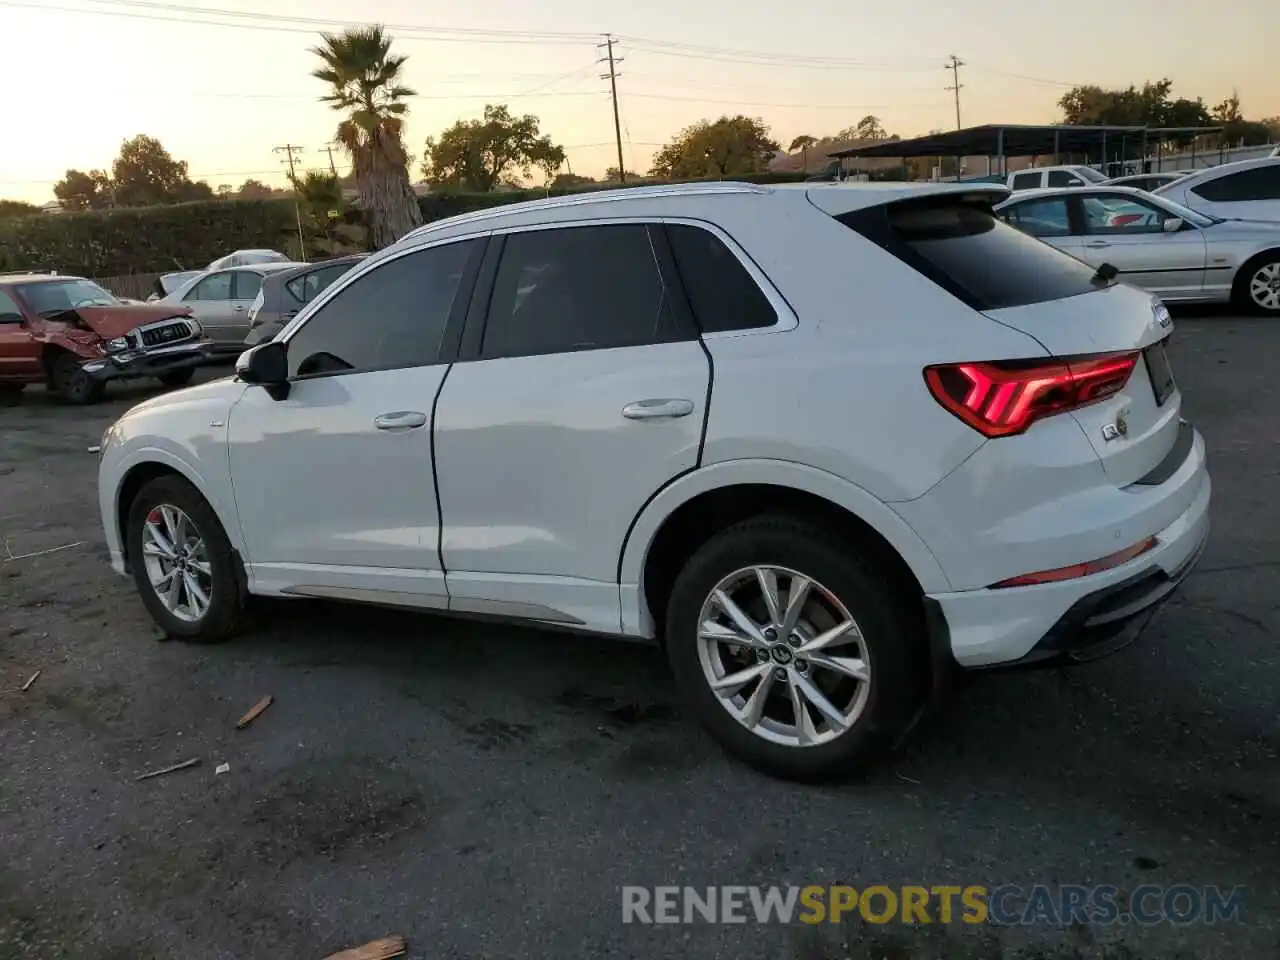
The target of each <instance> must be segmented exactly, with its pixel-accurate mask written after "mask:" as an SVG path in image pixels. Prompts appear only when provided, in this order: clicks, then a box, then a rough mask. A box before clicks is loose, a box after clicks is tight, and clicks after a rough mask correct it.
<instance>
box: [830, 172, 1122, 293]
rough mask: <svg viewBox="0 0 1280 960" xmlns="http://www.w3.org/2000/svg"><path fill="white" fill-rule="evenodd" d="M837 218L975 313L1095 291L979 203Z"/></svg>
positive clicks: (1067, 261)
mask: <svg viewBox="0 0 1280 960" xmlns="http://www.w3.org/2000/svg"><path fill="white" fill-rule="evenodd" d="M836 219H837V220H838V221H840V222H841V223H842V224H844V225H845V226H846V227H849V228H850V229H851V230H855V231H857V232H858V233H860V234H861V235H862V236H864V237H866V238H867V239H868V240H870V241H872V242H873V243H875V244H876V245H877V246H879V247H881V248H882V249H883V250H885V251H887V252H889V253H891V254H893V256H895V257H897V258H898V259H899V260H901V261H902V262H903V263H905V264H907V265H908V266H910V267H911V268H913V269H914V270H916V271H917V272H918V273H920V274H921V275H923V276H925V277H927V278H928V279H929V280H932V281H933V282H934V283H936V284H938V286H940V287H942V288H943V289H945V290H947V291H948V292H949V293H951V294H953V295H954V296H956V297H957V298H959V299H960V300H962V301H964V302H965V303H967V304H968V305H969V306H971V307H973V308H974V309H975V310H998V309H1001V308H1003V307H1020V306H1025V305H1026V304H1031V303H1043V302H1046V301H1049V300H1061V299H1063V298H1064V297H1074V296H1078V295H1079V294H1082V293H1088V292H1090V291H1091V290H1094V289H1096V286H1095V284H1094V281H1093V276H1094V272H1095V271H1094V270H1093V268H1091V267H1089V266H1087V265H1085V264H1084V263H1082V262H1081V261H1079V260H1076V259H1075V258H1074V257H1070V256H1068V255H1067V254H1065V253H1062V252H1061V251H1059V250H1056V249H1054V248H1053V247H1051V246H1049V245H1048V244H1047V243H1043V242H1041V241H1040V240H1037V239H1035V238H1034V237H1029V236H1027V235H1026V234H1024V233H1022V232H1021V231H1019V230H1016V229H1014V228H1013V227H1011V226H1009V225H1008V224H1006V223H1004V222H1003V221H1001V220H1000V219H999V218H998V217H997V216H996V215H995V214H994V213H992V211H991V208H990V206H989V205H988V204H987V203H985V202H975V201H972V200H962V199H958V198H951V197H941V198H939V197H926V198H923V199H920V200H906V201H901V202H898V203H891V204H885V205H881V206H876V207H868V208H865V209H862V210H855V211H853V212H851V213H845V214H840V215H839V216H837V217H836Z"/></svg>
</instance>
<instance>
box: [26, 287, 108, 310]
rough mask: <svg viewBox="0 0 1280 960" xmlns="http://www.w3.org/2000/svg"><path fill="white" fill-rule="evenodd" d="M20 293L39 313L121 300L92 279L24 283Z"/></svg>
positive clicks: (103, 305) (96, 305)
mask: <svg viewBox="0 0 1280 960" xmlns="http://www.w3.org/2000/svg"><path fill="white" fill-rule="evenodd" d="M18 293H19V294H21V296H22V298H23V299H24V300H26V301H27V303H28V304H29V305H30V306H31V309H32V310H33V311H35V312H36V313H38V314H41V315H44V314H47V313H58V312H60V311H62V310H71V309H73V308H75V307H111V306H115V305H116V304H117V303H119V302H120V301H119V300H118V299H117V298H116V297H115V296H114V295H113V294H111V293H108V292H107V291H106V290H103V289H102V287H100V286H98V285H97V284H96V283H94V282H93V281H91V280H42V281H41V282H39V283H24V284H20V285H19V286H18Z"/></svg>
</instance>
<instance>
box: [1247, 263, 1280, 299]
mask: <svg viewBox="0 0 1280 960" xmlns="http://www.w3.org/2000/svg"><path fill="white" fill-rule="evenodd" d="M1249 296H1250V297H1251V298H1252V299H1253V302H1254V303H1256V304H1257V305H1258V306H1260V307H1261V308H1262V309H1263V310H1277V311H1280V260H1273V261H1272V262H1271V263H1265V264H1263V265H1262V266H1261V267H1259V268H1258V270H1257V271H1256V272H1255V273H1254V275H1253V276H1252V277H1250V278H1249Z"/></svg>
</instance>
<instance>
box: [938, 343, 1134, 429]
mask: <svg viewBox="0 0 1280 960" xmlns="http://www.w3.org/2000/svg"><path fill="white" fill-rule="evenodd" d="M1138 356H1139V353H1138V352H1137V351H1134V352H1133V353H1106V354H1094V355H1092V356H1085V357H1057V358H1054V359H1052V360H1048V359H1045V360H998V361H994V362H991V363H953V364H940V365H938V366H932V367H926V368H925V371H924V379H925V382H926V383H928V385H929V391H930V392H931V393H932V394H933V396H934V399H936V400H937V401H938V402H939V403H940V404H942V405H943V406H944V407H946V408H947V409H948V410H949V411H951V412H952V413H954V414H955V415H956V416H957V417H959V418H960V419H961V420H963V421H964V422H965V423H967V424H969V426H971V427H973V429H975V430H977V431H978V432H979V433H981V434H983V435H985V436H988V437H1007V436H1010V435H1012V434H1015V433H1022V432H1023V431H1025V430H1026V429H1027V428H1028V427H1030V426H1031V424H1032V423H1034V422H1035V421H1036V420H1039V419H1041V418H1042V417H1048V416H1052V415H1053V414H1055V413H1065V412H1066V411H1068V410H1075V409H1078V408H1079V407H1083V406H1086V405H1087V404H1090V403H1097V402H1098V401H1099V400H1105V399H1106V398H1107V397H1109V396H1111V395H1113V394H1115V393H1119V392H1120V391H1121V390H1122V389H1124V385H1125V384H1126V383H1128V382H1129V376H1130V374H1132V373H1133V368H1134V366H1135V365H1136V364H1137V362H1138Z"/></svg>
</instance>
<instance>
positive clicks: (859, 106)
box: [627, 90, 937, 110]
mask: <svg viewBox="0 0 1280 960" xmlns="http://www.w3.org/2000/svg"><path fill="white" fill-rule="evenodd" d="M627 96H628V97H644V98H646V99H648V100H684V101H687V102H689V103H719V104H729V105H737V106H742V107H783V108H790V109H795V110H890V109H897V108H899V107H933V106H937V103H936V102H935V103H776V102H773V101H759V100H709V99H707V98H706V97H682V96H678V95H676V94H666V93H636V92H635V91H634V90H628V91H627Z"/></svg>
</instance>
